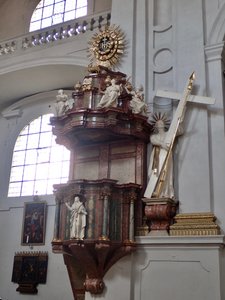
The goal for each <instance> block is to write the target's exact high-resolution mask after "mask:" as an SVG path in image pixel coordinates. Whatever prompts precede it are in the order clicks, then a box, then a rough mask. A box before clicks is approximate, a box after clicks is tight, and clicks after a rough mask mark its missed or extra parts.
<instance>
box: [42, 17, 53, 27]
mask: <svg viewBox="0 0 225 300" xmlns="http://www.w3.org/2000/svg"><path fill="white" fill-rule="evenodd" d="M49 26H52V17H50V18H47V19H43V20H42V23H41V27H42V28H46V27H49Z"/></svg>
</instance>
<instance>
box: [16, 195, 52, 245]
mask: <svg viewBox="0 0 225 300" xmlns="http://www.w3.org/2000/svg"><path fill="white" fill-rule="evenodd" d="M46 214H47V203H46V202H45V201H36V202H34V201H33V202H25V203H24V213H23V229H22V237H21V245H24V246H25V245H26V246H27V245H44V244H45V226H46Z"/></svg>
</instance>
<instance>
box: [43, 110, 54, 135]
mask: <svg viewBox="0 0 225 300" xmlns="http://www.w3.org/2000/svg"><path fill="white" fill-rule="evenodd" d="M52 116H53V115H51V114H50V115H44V116H43V118H42V122H41V131H42V132H43V131H51V132H52V126H51V125H50V117H52Z"/></svg>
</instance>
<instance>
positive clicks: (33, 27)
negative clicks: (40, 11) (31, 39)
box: [29, 21, 41, 32]
mask: <svg viewBox="0 0 225 300" xmlns="http://www.w3.org/2000/svg"><path fill="white" fill-rule="evenodd" d="M39 29H41V21H38V22H34V23H30V29H29V30H30V32H32V31H35V30H39Z"/></svg>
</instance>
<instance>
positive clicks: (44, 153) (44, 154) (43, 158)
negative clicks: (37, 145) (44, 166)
mask: <svg viewBox="0 0 225 300" xmlns="http://www.w3.org/2000/svg"><path fill="white" fill-rule="evenodd" d="M49 156H50V148H44V149H39V150H38V163H44V162H49Z"/></svg>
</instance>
